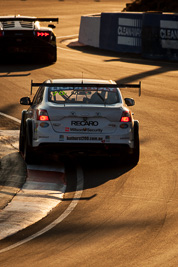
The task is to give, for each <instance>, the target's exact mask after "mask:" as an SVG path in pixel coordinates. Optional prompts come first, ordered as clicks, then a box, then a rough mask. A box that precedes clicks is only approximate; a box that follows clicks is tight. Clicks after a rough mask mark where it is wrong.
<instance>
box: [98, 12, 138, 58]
mask: <svg viewBox="0 0 178 267" xmlns="http://www.w3.org/2000/svg"><path fill="white" fill-rule="evenodd" d="M142 17H143V13H133V12H132V13H121V12H120V13H102V14H101V24H100V25H101V26H100V48H102V49H107V50H112V51H118V52H131V53H141V52H142Z"/></svg>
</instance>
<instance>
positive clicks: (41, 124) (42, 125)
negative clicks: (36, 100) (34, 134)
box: [40, 122, 49, 128]
mask: <svg viewBox="0 0 178 267" xmlns="http://www.w3.org/2000/svg"><path fill="white" fill-rule="evenodd" d="M40 126H41V127H42V128H47V127H48V126H49V123H47V122H41V123H40Z"/></svg>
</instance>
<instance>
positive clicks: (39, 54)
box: [0, 15, 58, 63]
mask: <svg viewBox="0 0 178 267" xmlns="http://www.w3.org/2000/svg"><path fill="white" fill-rule="evenodd" d="M40 22H58V18H36V17H29V16H20V15H18V16H0V55H1V58H4V59H11V58H12V57H13V56H18V57H20V56H21V57H22V58H23V57H24V55H25V56H27V55H28V56H30V57H32V58H33V59H35V60H37V59H40V60H42V61H45V62H49V63H52V62H55V61H56V60H57V47H56V36H55V34H54V32H53V29H54V28H55V26H54V25H53V24H49V25H48V27H42V26H41V25H40Z"/></svg>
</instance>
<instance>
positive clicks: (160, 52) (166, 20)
mask: <svg viewBox="0 0 178 267" xmlns="http://www.w3.org/2000/svg"><path fill="white" fill-rule="evenodd" d="M142 55H143V56H144V57H148V58H158V59H170V60H174V59H175V60H177V59H178V14H154V13H153V14H151V13H145V14H143V24H142Z"/></svg>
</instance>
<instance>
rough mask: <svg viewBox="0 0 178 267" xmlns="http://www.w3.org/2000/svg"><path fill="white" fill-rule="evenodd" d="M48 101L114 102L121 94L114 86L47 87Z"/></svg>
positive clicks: (61, 102)
mask: <svg viewBox="0 0 178 267" xmlns="http://www.w3.org/2000/svg"><path fill="white" fill-rule="evenodd" d="M48 90H49V91H48V92H49V94H48V101H50V102H53V103H59V104H65V103H72V104H116V103H121V96H120V94H119V93H118V90H117V89H116V88H108V87H100V88H97V87H49V88H48Z"/></svg>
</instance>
